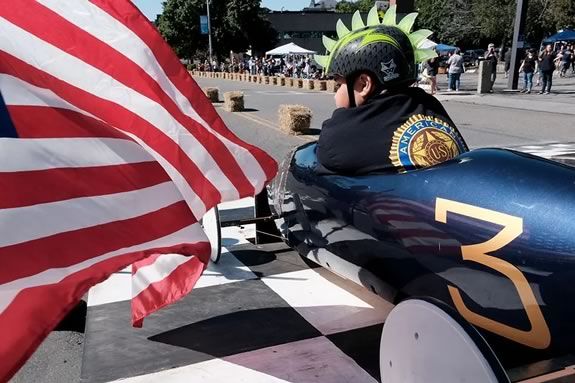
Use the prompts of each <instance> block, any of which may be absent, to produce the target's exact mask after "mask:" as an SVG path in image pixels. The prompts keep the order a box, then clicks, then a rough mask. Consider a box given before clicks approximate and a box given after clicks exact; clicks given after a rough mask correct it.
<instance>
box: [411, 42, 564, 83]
mask: <svg viewBox="0 0 575 383" xmlns="http://www.w3.org/2000/svg"><path fill="white" fill-rule="evenodd" d="M504 58H505V69H504V71H505V77H507V76H508V72H509V70H510V68H509V67H510V65H509V64H510V61H511V51H510V50H508V51H507V54H505V55H504ZM482 59H483V60H486V61H487V62H488V67H489V69H490V73H491V75H490V89H489V91H490V92H493V85H494V84H495V80H496V79H497V65H498V61H499V58H498V53H497V52H496V50H495V45H494V44H489V45H488V47H487V50H486V52H485V54H484V56H483V58H482ZM445 65H446V67H445V68H446V74H447V78H448V81H447V88H448V90H450V91H459V90H460V83H461V75H462V73H464V72H465V64H464V59H463V57H462V55H461V52H460V50H459V48H457V49H455V50H454V51H452V52H450V53H449V58H448V59H447V61H446V62H445ZM439 67H440V56H438V57H435V58H432V59H430V60H428V61H426V62H425V63H423V64H422V67H421V70H422V78H423V79H425V80H428V81H429V83H430V85H431V94H435V93H436V92H437V91H438V90H439V88H438V86H437V75H438V74H439ZM519 73H520V74H522V77H523V88H522V89H521V92H522V93H531V91H532V90H533V82H534V81H535V86H541V90H540V91H539V94H549V93H550V92H551V87H552V85H553V76H554V75H558V76H559V77H565V76H567V75H568V74H569V73H570V74H575V44H556V45H555V47H554V45H553V44H548V45H546V46H545V48H544V49H542V50H541V51H540V52H539V53H537V51H536V50H535V49H529V50H527V51H526V52H525V56H524V57H523V58H521V64H520V67H519Z"/></svg>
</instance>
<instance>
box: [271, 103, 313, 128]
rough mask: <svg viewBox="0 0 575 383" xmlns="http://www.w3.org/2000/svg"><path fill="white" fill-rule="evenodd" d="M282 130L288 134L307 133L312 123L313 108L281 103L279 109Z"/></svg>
mask: <svg viewBox="0 0 575 383" xmlns="http://www.w3.org/2000/svg"><path fill="white" fill-rule="evenodd" d="M278 115H279V116H278V117H279V126H280V130H281V131H282V132H284V133H288V134H295V135H299V134H305V133H307V132H308V131H309V126H310V123H311V117H312V113H311V109H310V108H308V107H307V106H303V105H280V107H279V109H278Z"/></svg>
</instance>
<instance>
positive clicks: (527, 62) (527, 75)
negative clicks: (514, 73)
mask: <svg viewBox="0 0 575 383" xmlns="http://www.w3.org/2000/svg"><path fill="white" fill-rule="evenodd" d="M537 66H538V65H537V59H536V58H535V52H533V50H532V49H530V50H529V52H527V55H526V56H525V58H524V59H523V61H522V62H521V66H520V67H519V73H521V72H523V84H524V85H523V89H522V90H521V93H531V89H532V88H533V74H534V73H535V72H536V71H537V69H538V68H537Z"/></svg>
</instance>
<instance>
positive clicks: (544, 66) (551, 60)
mask: <svg viewBox="0 0 575 383" xmlns="http://www.w3.org/2000/svg"><path fill="white" fill-rule="evenodd" d="M555 57H556V55H555V52H553V47H552V46H551V44H548V45H547V46H546V47H545V50H544V51H543V52H541V54H540V55H539V68H540V69H541V82H542V83H543V87H542V88H541V91H540V92H539V94H543V93H545V94H549V93H550V92H551V85H552V84H553V71H554V70H555Z"/></svg>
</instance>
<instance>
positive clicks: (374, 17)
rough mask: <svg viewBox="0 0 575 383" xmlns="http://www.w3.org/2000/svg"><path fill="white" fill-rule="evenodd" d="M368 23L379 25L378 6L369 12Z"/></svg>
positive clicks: (371, 25) (369, 24)
mask: <svg viewBox="0 0 575 383" xmlns="http://www.w3.org/2000/svg"><path fill="white" fill-rule="evenodd" d="M367 25H368V26H370V27H373V26H375V25H379V15H378V14H377V6H375V5H374V6H373V7H371V9H370V10H369V13H368V14H367Z"/></svg>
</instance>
